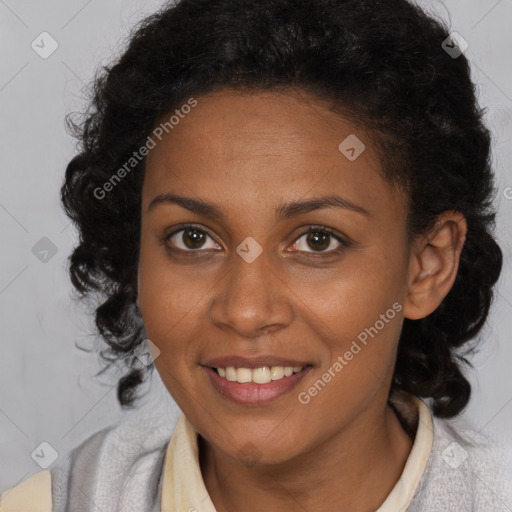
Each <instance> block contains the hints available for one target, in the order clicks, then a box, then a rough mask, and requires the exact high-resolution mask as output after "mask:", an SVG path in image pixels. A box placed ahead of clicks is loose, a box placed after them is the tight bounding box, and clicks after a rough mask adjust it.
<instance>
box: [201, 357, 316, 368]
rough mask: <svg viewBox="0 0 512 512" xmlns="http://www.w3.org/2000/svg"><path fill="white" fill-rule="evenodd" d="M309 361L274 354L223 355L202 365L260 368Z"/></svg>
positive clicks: (296, 365) (295, 364)
mask: <svg viewBox="0 0 512 512" xmlns="http://www.w3.org/2000/svg"><path fill="white" fill-rule="evenodd" d="M310 364H311V363H305V362H304V361H297V360H295V359H283V358H281V357H276V356H257V357H241V356H225V357H216V358H214V359H209V360H208V361H206V362H205V363H204V365H203V366H209V367H210V368H227V367H228V366H234V367H235V368H261V367H262V366H291V367H294V368H295V367H298V366H309V365H310Z"/></svg>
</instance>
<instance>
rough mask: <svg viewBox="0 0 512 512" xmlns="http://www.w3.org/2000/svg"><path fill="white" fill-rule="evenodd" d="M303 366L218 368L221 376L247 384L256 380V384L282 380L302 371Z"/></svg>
mask: <svg viewBox="0 0 512 512" xmlns="http://www.w3.org/2000/svg"><path fill="white" fill-rule="evenodd" d="M303 368H304V367H303V366H295V367H291V366H272V367H271V368H269V367H268V366H262V367H261V368H255V369H254V370H253V369H251V368H235V367H234V366H228V367H227V368H217V372H218V373H219V375H220V376H221V377H224V378H225V379H227V380H229V381H231V382H239V383H241V384H245V383H248V382H254V383H255V384H267V383H268V382H271V381H273V380H281V379H283V378H284V377H289V376H290V375H293V374H294V373H298V372H300V371H301V370H302V369H303Z"/></svg>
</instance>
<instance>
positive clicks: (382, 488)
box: [198, 404, 413, 512]
mask: <svg viewBox="0 0 512 512" xmlns="http://www.w3.org/2000/svg"><path fill="white" fill-rule="evenodd" d="M369 425H371V427H369ZM198 442H199V454H200V465H201V471H202V474H203V479H204V482H205V485H206V488H207V490H208V493H209V495H210V497H211V499H212V501H213V503H214V505H215V508H216V510H217V512H233V511H235V510H244V512H257V511H261V510H265V511H268V512H273V511H276V512H277V511H282V510H339V511H345V510H347V511H348V510H350V511H351V512H368V511H369V510H377V509H378V508H379V506H380V505H381V504H382V503H383V502H384V501H385V499H386V497H387V496H388V495H389V493H390V492H391V490H392V489H393V487H394V486H395V484H396V482H397V481H398V479H399V478H400V476H401V474H402V471H403V468H404V466H405V463H406V461H407V457H408V456H409V453H410V451H411V448H412V443H413V441H412V439H411V438H410V437H409V435H408V434H407V433H406V432H405V431H404V429H403V427H402V425H401V424H400V421H399V420H398V418H397V416H396V413H395V412H394V410H393V409H392V408H391V407H390V406H389V405H388V404H386V405H385V407H384V408H381V409H380V411H379V412H378V413H377V414H376V413H375V412H373V411H370V410H368V411H365V412H364V413H362V414H361V415H360V416H359V417H358V418H356V419H355V420H354V421H353V422H351V424H350V425H346V426H345V427H344V428H343V429H341V430H340V431H339V432H337V433H336V434H335V435H334V436H333V437H331V438H329V439H327V440H326V441H324V442H323V443H322V444H321V445H319V446H316V447H315V449H314V450H312V451H310V452H306V453H303V454H301V455H300V456H297V457H295V458H293V459H292V460H289V461H286V462H284V463H281V464H277V465H276V464H273V465H256V466H246V465H243V464H240V463H237V462H236V461H233V460H232V459H229V458H227V457H225V456H224V455H223V454H221V453H220V452H218V450H216V449H215V448H214V447H213V446H212V445H210V443H208V442H206V441H205V440H204V439H203V438H202V437H201V436H198Z"/></svg>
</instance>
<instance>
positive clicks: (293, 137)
mask: <svg viewBox="0 0 512 512" xmlns="http://www.w3.org/2000/svg"><path fill="white" fill-rule="evenodd" d="M457 50H459V51H457ZM75 130H76V135H77V137H78V138H79V140H80V142H81V147H80V153H79V154H78V155H77V156H76V157H75V158H74V159H73V160H72V161H71V162H70V163H69V165H68V168H67V171H66V177H65V182H64V184H63V187H62V201H63V205H64V208H65V210H66V212H67V214H68V215H69V217H70V218H71V219H72V220H73V221H74V222H75V224H76V226H77V228H78V230H79V234H80V240H79V244H78V246H77V247H76V248H75V249H74V251H73V254H72V255H71V257H70V276H71V280H72V282H73V284H74V286H75V287H76V289H77V290H78V292H80V294H81V295H82V296H84V297H85V296H88V295H89V294H92V293H99V297H101V300H100V304H99V305H98V307H97V309H96V312H95V319H96V324H97V327H98V332H99V333H100V334H101V336H102V337H103V339H104V340H105V342H106V343H107V344H108V347H109V350H108V352H109V354H107V352H105V353H104V354H103V355H104V357H105V358H106V359H108V360H111V361H114V360H115V361H117V362H120V363H121V365H126V367H127V368H128V371H127V373H126V374H125V376H124V377H122V378H121V379H120V381H119V386H118V397H119V401H120V403H121V404H122V405H123V406H125V407H129V406H131V405H132V404H133V403H134V400H135V398H136V394H135V392H136V390H137V388H138V386H139V385H140V384H142V383H143V381H144V380H145V378H146V377H147V375H148V373H149V372H151V371H152V368H153V363H152V361H153V362H154V366H155V367H156V369H157V371H158V373H159V375H160V377H161V379H162V382H163V383H164V385H165V388H166V389H167V390H168V392H169V394H170V396H172V398H173V399H174V400H175V402H176V403H177V405H178V406H179V408H180V409H181V411H182V415H181V416H180V418H179V419H178V422H177V424H176V427H175V429H174V430H172V429H171V428H170V427H171V426H170V425H169V421H168V418H167V417H162V415H160V414H159V413H156V412H155V411H149V412H145V413H144V414H142V413H141V414H138V415H134V417H133V418H132V420H131V421H130V422H125V423H122V424H120V425H118V426H114V427H110V428H107V429H104V430H102V431H100V432H97V433H96V434H94V435H93V436H91V437H90V438H88V439H87V440H86V441H84V442H83V443H82V444H81V445H80V446H78V447H77V448H75V449H74V450H73V451H72V452H71V453H70V454H69V456H68V457H67V458H66V460H65V461H60V462H59V464H56V465H54V466H52V467H51V468H50V469H48V470H47V471H43V472H40V473H38V474H36V475H35V476H33V477H31V479H28V480H27V481H25V482H22V483H21V484H20V485H18V486H17V487H16V488H14V489H10V490H7V492H6V493H4V500H3V502H2V506H3V509H2V510H4V511H9V510H14V509H16V507H18V509H19V508H20V507H21V504H23V506H24V507H25V508H24V510H25V509H26V510H36V508H34V507H36V506H39V507H40V508H37V510H45V511H49V510H54V511H59V512H60V511H65V510H80V511H83V510H91V511H92V510H116V511H123V512H126V511H128V510H137V511H140V510H155V511H158V510H162V511H179V512H183V511H190V512H191V511H201V512H202V511H209V512H213V511H217V512H230V511H234V510H244V511H245V512H252V511H261V510H265V511H280V510H325V511H327V510H329V511H331V510H350V511H351V512H368V511H379V512H391V511H393V512H395V511H397V510H407V511H408V512H416V511H420V510H421V511H426V510H436V511H448V510H458V511H466V510H467V511H470V510H471V511H484V510H485V511H487V510H493V511H497V510H511V509H512V503H511V501H510V498H509V496H508V494H507V493H508V488H507V486H506V484H507V480H508V478H509V477H508V476H507V475H506V473H505V472H506V471H507V469H508V468H507V467H506V461H505V460H504V459H503V460H502V459H500V457H499V456H498V455H497V454H496V451H497V446H496V445H495V444H494V443H493V442H492V440H491V439H490V438H487V437H486V436H484V435H483V434H479V433H477V432H475V431H473V430H471V429H470V428H469V427H467V426H466V425H464V424H463V423H460V422H459V423H457V422H456V421H455V418H456V416H457V415H458V414H460V413H461V412H462V411H463V409H464V408H465V406H466V405H467V403H468V401H469V398H470V392H471V388H470V385H469V383H468V380H467V379H466V377H465V376H464V373H463V365H464V364H466V363H468V361H467V359H466V358H465V357H464V355H465V354H466V353H468V352H469V351H470V350H471V348H473V347H471V346H469V344H470V341H471V340H474V339H475V337H476V336H477V334H478V333H479V331H480V329H481V327H482V325H483V324H484V322H485V320H486V318H487V315H488V312H489V308H490V305H491V300H492V288H493V286H494V284H495V283H496V281H497V279H498V277H499V275H500V271H501V265H502V253H501V250H500V248H499V246H498V245H497V244H496V242H495V240H494V239H493V236H492V234H491V232H492V226H493V221H494V215H495V213H494V211H493V209H492V205H491V201H492V194H493V174H492V169H491V166H490V158H489V146H490V143H489V141H490V137H489V132H488V130H487V129H486V127H485V126H484V124H483V122H482V113H481V110H480V109H479V107H478V104H477V102H476V98H475V95H474V85H473V83H472V82H471V79H470V74H469V65H468V61H467V59H466V58H465V57H464V55H463V53H462V48H461V47H460V42H459V43H457V40H456V38H455V36H450V32H449V30H448V29H447V28H446V27H444V26H443V25H442V23H440V22H438V21H436V20H434V19H432V18H430V17H428V16H427V15H426V14H425V13H424V12H422V11H421V10H420V9H419V8H418V7H415V6H413V5H411V4H410V3H408V2H407V1H405V0H380V1H375V0H371V1H370V0H357V1H356V0H344V1H341V0H338V1H332V0H300V1H297V2H287V1H284V0H263V1H260V2H236V3H235V2H231V1H229V0H208V1H206V0H182V1H181V2H179V3H178V4H177V5H175V6H173V5H169V6H166V7H165V8H164V9H163V10H162V11H161V12H159V13H157V14H155V15H153V16H151V17H150V18H148V19H146V20H145V21H144V22H143V23H142V24H141V26H140V27H139V28H138V30H137V32H135V33H134V35H133V36H132V38H131V41H130V44H129V47H128V49H127V50H126V52H125V53H124V54H123V55H122V56H121V58H120V59H119V60H118V62H116V63H115V65H113V66H112V67H110V68H106V69H105V70H104V72H103V73H102V74H101V75H100V76H99V77H98V78H97V79H96V82H95V88H94V98H93V100H92V109H91V110H90V112H89V113H88V115H87V117H86V119H85V120H84V122H83V123H82V124H79V125H75ZM146 349H147V350H149V352H150V354H151V356H152V360H149V361H148V360H147V359H145V358H144V356H143V354H144V351H145V350H146ZM462 349H464V350H462ZM424 400H425V401H424ZM171 432H172V435H171ZM24 499H27V500H28V501H25V502H23V500H24Z"/></svg>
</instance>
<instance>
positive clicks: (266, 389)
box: [203, 366, 312, 405]
mask: <svg viewBox="0 0 512 512" xmlns="http://www.w3.org/2000/svg"><path fill="white" fill-rule="evenodd" d="M203 368H204V369H205V370H206V372H207V373H208V375H209V377H210V380H211V382H212V384H213V387H214V388H215V389H216V390H217V391H218V392H219V393H220V394H221V395H223V396H225V397H227V398H229V399H230V400H232V401H233V402H235V403H237V404H242V405H262V404H266V403H269V402H272V401H273V400H276V399H278V398H280V397H281V396H283V395H286V394H287V393H289V392H290V391H292V390H293V388H295V387H296V386H297V385H298V383H299V382H300V381H301V380H302V379H303V378H304V376H305V375H306V373H308V372H309V370H311V368H312V367H311V366H305V367H304V368H303V369H302V370H301V371H300V372H298V373H294V374H293V375H290V376H289V377H283V378H282V379H279V380H272V381H270V382H267V383H266V384H255V383H254V382H247V383H244V384H241V383H240V382H232V381H229V380H227V379H225V378H224V377H221V376H220V375H219V374H218V373H217V372H216V371H215V370H213V369H212V368H209V367H207V366H203Z"/></svg>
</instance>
